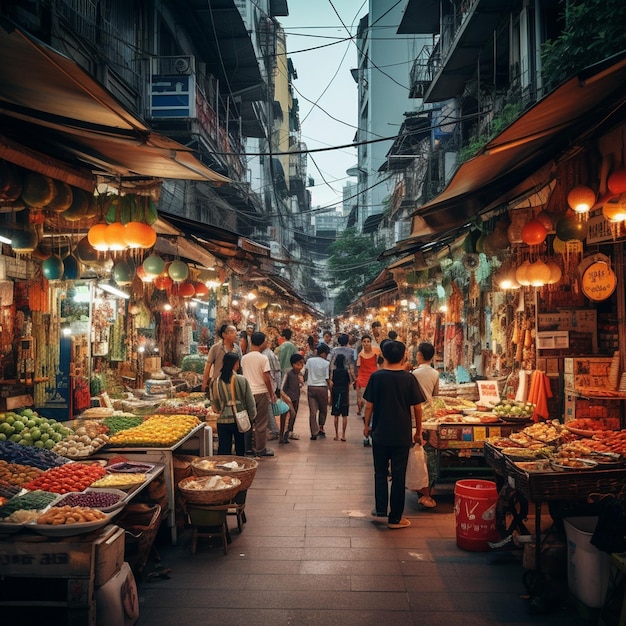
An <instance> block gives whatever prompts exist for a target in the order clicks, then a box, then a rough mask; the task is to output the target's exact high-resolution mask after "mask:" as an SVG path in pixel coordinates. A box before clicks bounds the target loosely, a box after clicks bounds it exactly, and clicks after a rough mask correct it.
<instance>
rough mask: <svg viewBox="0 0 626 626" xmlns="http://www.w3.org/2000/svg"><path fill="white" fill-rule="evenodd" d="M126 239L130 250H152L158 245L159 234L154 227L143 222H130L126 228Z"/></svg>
mask: <svg viewBox="0 0 626 626" xmlns="http://www.w3.org/2000/svg"><path fill="white" fill-rule="evenodd" d="M124 239H125V241H126V244H127V246H128V247H129V248H141V249H144V250H145V249H147V248H152V246H153V245H154V244H155V243H156V240H157V234H156V231H155V230H154V228H152V226H148V224H144V223H143V222H128V224H126V225H125V226H124Z"/></svg>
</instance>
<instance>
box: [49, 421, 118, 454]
mask: <svg viewBox="0 0 626 626" xmlns="http://www.w3.org/2000/svg"><path fill="white" fill-rule="evenodd" d="M108 441H109V437H108V436H107V435H105V434H101V435H96V436H95V437H93V438H92V437H90V436H89V435H88V434H87V429H86V428H84V427H81V428H79V429H78V430H77V431H76V432H74V433H73V434H71V435H68V436H67V437H66V438H65V439H64V440H63V441H60V442H59V443H57V444H56V445H55V446H54V448H52V451H53V452H56V453H57V454H60V455H61V456H66V457H67V458H68V459H79V458H85V457H88V456H89V455H90V454H93V453H94V452H96V450H100V448H102V447H103V446H105V445H106V444H107V442H108Z"/></svg>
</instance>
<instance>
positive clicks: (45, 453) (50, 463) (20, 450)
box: [0, 441, 69, 470]
mask: <svg viewBox="0 0 626 626" xmlns="http://www.w3.org/2000/svg"><path fill="white" fill-rule="evenodd" d="M0 459H3V460H5V461H7V462H8V463H20V464H22V465H31V466H32V467H38V468H39V469H42V470H47V469H50V468H51V467H59V466H60V465H64V464H65V463H69V459H67V458H66V457H63V456H60V455H58V454H56V453H55V452H52V450H46V449H45V448H44V449H42V448H37V447H34V446H21V445H20V444H18V443H13V442H12V441H0Z"/></svg>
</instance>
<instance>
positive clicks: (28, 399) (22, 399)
mask: <svg viewBox="0 0 626 626" xmlns="http://www.w3.org/2000/svg"><path fill="white" fill-rule="evenodd" d="M23 406H33V396H31V395H30V394H29V393H27V394H24V395H21V396H9V397H8V398H0V411H12V410H13V409H19V408H21V407H23Z"/></svg>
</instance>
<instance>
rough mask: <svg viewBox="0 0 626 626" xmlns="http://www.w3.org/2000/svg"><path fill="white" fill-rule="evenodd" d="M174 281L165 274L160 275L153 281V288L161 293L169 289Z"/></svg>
mask: <svg viewBox="0 0 626 626" xmlns="http://www.w3.org/2000/svg"><path fill="white" fill-rule="evenodd" d="M173 284H174V281H173V280H172V279H171V278H170V277H169V276H168V275H167V274H160V275H159V276H157V277H156V278H155V279H154V286H155V287H156V288H157V289H160V290H161V291H165V290H166V289H171V288H172V285H173Z"/></svg>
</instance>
